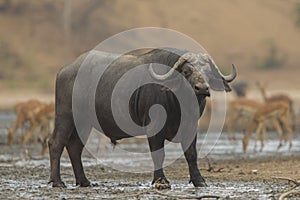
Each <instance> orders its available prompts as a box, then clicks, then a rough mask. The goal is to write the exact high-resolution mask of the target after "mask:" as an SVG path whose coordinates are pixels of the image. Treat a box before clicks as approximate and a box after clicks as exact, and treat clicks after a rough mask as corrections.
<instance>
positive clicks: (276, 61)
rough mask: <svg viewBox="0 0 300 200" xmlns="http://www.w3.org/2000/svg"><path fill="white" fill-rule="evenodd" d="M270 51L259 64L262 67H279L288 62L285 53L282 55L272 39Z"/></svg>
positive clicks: (269, 43) (269, 44)
mask: <svg viewBox="0 0 300 200" xmlns="http://www.w3.org/2000/svg"><path fill="white" fill-rule="evenodd" d="M268 46H269V47H268V53H267V55H266V56H265V57H264V58H263V59H262V61H261V62H260V63H259V64H258V68H260V69H278V68H280V67H282V66H283V65H284V64H285V63H286V58H285V56H284V55H282V56H280V55H279V53H278V48H277V47H276V46H275V44H274V43H273V42H272V41H271V42H268Z"/></svg>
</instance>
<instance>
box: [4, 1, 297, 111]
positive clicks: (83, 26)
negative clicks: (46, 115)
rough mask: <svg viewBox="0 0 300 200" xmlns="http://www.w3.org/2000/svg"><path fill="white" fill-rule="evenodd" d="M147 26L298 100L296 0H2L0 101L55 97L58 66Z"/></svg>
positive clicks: (253, 92)
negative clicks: (179, 36)
mask: <svg viewBox="0 0 300 200" xmlns="http://www.w3.org/2000/svg"><path fill="white" fill-rule="evenodd" d="M145 26H156V27H165V28H170V29H174V30H177V31H180V32H182V33H184V34H186V35H188V36H190V37H192V38H194V39H195V40H196V41H197V42H199V43H200V44H202V46H204V47H205V48H206V50H207V51H208V52H209V53H210V54H211V55H212V57H213V58H214V60H215V62H216V63H217V64H218V65H219V67H220V68H221V70H222V71H223V72H224V73H226V72H229V71H230V69H231V67H230V66H231V63H235V64H236V66H237V67H238V72H239V76H238V81H245V82H247V84H248V86H249V87H248V88H249V92H248V94H249V95H250V96H253V97H256V98H258V99H259V98H261V95H260V94H259V93H258V94H257V91H258V89H257V88H256V86H255V84H254V83H255V82H257V81H260V82H263V83H266V87H267V93H269V94H272V93H273V92H285V93H288V94H289V95H290V96H292V98H294V99H295V101H299V99H300V92H299V91H300V79H299V74H300V73H299V72H300V59H299V55H300V1H299V0H287V1H283V0H264V1H261V0H252V1H241V0H223V1H219V0H211V1H204V0H200V1H199V0H187V1H174V0H165V1H159V0H152V1H147V0H141V1H137V0H127V1H116V0H87V1H82V0H56V1H52V0H39V1H36V0H26V1H22V0H0V91H1V95H0V107H1V108H5V107H10V106H12V105H14V104H15V103H16V102H18V101H21V100H23V99H27V98H31V97H33V96H34V97H37V96H36V95H38V96H39V97H40V98H42V99H50V100H53V93H54V82H55V76H56V73H57V72H58V70H59V69H60V68H62V67H63V66H64V65H67V64H68V63H70V62H71V61H72V60H73V59H74V58H76V57H77V56H78V55H80V54H81V53H83V52H85V51H87V50H90V49H92V48H94V47H95V46H96V45H97V44H98V43H100V42H101V41H103V40H104V39H106V38H107V37H109V36H111V35H113V34H116V33H119V32H121V31H124V30H127V29H130V28H136V27H145Z"/></svg>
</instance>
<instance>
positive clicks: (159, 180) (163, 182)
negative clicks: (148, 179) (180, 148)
mask: <svg viewBox="0 0 300 200" xmlns="http://www.w3.org/2000/svg"><path fill="white" fill-rule="evenodd" d="M148 142H149V147H150V151H151V157H152V160H153V164H154V176H153V181H152V185H153V184H154V187H155V188H157V189H170V188H171V185H170V183H169V181H168V180H167V178H166V177H165V174H164V171H163V162H164V159H165V150H164V140H163V139H162V138H161V137H159V134H157V135H155V136H152V137H149V138H148Z"/></svg>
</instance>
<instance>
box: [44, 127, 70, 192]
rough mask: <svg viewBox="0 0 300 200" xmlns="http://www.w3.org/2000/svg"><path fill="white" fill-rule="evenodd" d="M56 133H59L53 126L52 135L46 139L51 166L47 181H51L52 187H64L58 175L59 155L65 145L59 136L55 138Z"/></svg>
mask: <svg viewBox="0 0 300 200" xmlns="http://www.w3.org/2000/svg"><path fill="white" fill-rule="evenodd" d="M60 134H62V133H60ZM58 135H59V133H58V131H57V128H55V129H54V132H53V135H52V137H51V138H50V139H49V141H48V146H49V154H50V166H51V175H50V180H49V183H52V187H66V185H65V184H64V182H62V180H61V177H60V157H61V154H62V152H63V149H64V147H65V145H64V144H63V143H62V142H61V140H60V139H59V138H55V136H58Z"/></svg>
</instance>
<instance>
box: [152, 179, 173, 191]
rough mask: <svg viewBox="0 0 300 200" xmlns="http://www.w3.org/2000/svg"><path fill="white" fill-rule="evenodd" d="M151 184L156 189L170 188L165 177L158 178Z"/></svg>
mask: <svg viewBox="0 0 300 200" xmlns="http://www.w3.org/2000/svg"><path fill="white" fill-rule="evenodd" d="M153 184H154V188H155V189H158V190H164V189H171V185H170V183H169V181H168V180H167V179H166V178H159V179H157V180H156V181H155V182H154V183H153Z"/></svg>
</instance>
